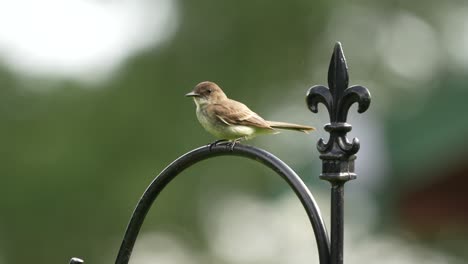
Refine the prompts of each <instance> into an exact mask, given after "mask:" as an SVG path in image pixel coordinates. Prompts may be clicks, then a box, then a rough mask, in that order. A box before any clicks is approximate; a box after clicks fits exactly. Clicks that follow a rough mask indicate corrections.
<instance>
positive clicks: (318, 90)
mask: <svg viewBox="0 0 468 264" xmlns="http://www.w3.org/2000/svg"><path fill="white" fill-rule="evenodd" d="M348 82H349V76H348V67H347V65H346V60H345V57H344V54H343V49H342V47H341V43H340V42H337V43H336V45H335V48H334V51H333V55H332V57H331V61H330V66H329V68H328V86H329V88H327V87H325V86H323V85H316V86H312V87H311V88H309V90H308V92H307V97H306V101H307V105H308V107H309V109H310V110H311V111H312V112H314V113H317V112H318V104H319V103H322V104H323V105H325V107H326V108H327V110H328V114H329V117H330V123H328V124H326V125H325V130H326V131H327V132H329V133H330V138H329V139H328V141H327V142H325V141H324V139H323V138H321V139H320V140H319V141H318V142H317V149H318V151H319V152H320V154H321V155H320V159H322V164H323V166H322V174H321V176H320V177H321V178H322V179H325V180H328V181H347V180H351V179H354V178H356V174H355V173H354V160H355V159H356V156H355V155H354V154H356V153H357V152H358V150H359V146H360V145H359V140H358V139H357V138H354V139H353V140H352V141H351V142H350V141H349V140H348V138H347V137H346V134H347V133H348V132H349V131H351V125H350V124H348V123H346V119H347V117H348V111H349V108H350V107H351V105H352V104H354V103H358V112H359V113H363V112H365V111H366V110H367V108H369V105H370V101H371V96H370V93H369V90H367V88H365V87H363V86H359V85H354V86H351V87H348Z"/></svg>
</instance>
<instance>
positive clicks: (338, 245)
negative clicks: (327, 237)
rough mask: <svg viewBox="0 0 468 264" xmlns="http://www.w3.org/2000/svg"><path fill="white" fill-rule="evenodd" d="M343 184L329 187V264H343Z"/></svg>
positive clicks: (333, 184) (339, 183)
mask: <svg viewBox="0 0 468 264" xmlns="http://www.w3.org/2000/svg"><path fill="white" fill-rule="evenodd" d="M343 232H344V182H333V183H332V187H331V244H330V246H331V250H330V251H331V263H332V264H343Z"/></svg>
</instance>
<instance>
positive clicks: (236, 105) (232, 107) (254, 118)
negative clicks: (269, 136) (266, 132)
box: [211, 99, 273, 130]
mask: <svg viewBox="0 0 468 264" xmlns="http://www.w3.org/2000/svg"><path fill="white" fill-rule="evenodd" d="M211 107H212V110H213V113H214V114H215V116H216V117H217V118H218V119H219V120H221V122H223V123H225V124H227V125H242V126H252V127H258V128H266V129H272V130H273V128H272V127H271V126H270V125H269V124H268V122H266V121H265V120H264V119H263V118H262V117H260V116H259V115H258V114H257V113H255V112H253V111H252V110H250V109H249V108H248V107H247V106H246V105H244V104H243V103H240V102H237V101H234V100H230V99H229V101H227V102H225V103H221V104H213V105H211Z"/></svg>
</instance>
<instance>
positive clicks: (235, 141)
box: [228, 137, 246, 152]
mask: <svg viewBox="0 0 468 264" xmlns="http://www.w3.org/2000/svg"><path fill="white" fill-rule="evenodd" d="M245 139H246V138H245V137H240V138H236V139H234V140H233V141H231V142H230V143H228V145H229V146H230V149H231V152H233V151H234V147H235V146H236V144H237V143H239V142H241V140H245Z"/></svg>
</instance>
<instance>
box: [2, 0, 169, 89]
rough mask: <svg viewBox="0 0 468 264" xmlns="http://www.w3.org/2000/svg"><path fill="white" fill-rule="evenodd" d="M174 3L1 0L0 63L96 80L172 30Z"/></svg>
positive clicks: (22, 69) (40, 73)
mask: <svg viewBox="0 0 468 264" xmlns="http://www.w3.org/2000/svg"><path fill="white" fill-rule="evenodd" d="M176 14H177V13H176V7H175V3H174V1H172V0H41V1H37V0H0V60H1V61H0V63H3V64H5V65H6V66H8V67H9V68H10V69H12V70H13V71H15V72H18V73H22V74H26V75H31V76H49V77H65V78H72V79H80V80H88V81H94V80H96V79H100V78H105V77H107V76H108V74H107V73H111V72H112V70H114V69H116V68H117V67H118V66H119V65H120V64H121V63H122V62H123V61H124V60H125V59H126V58H128V57H129V56H130V55H131V54H133V53H135V52H136V51H138V50H141V49H143V48H146V47H149V46H154V45H157V44H158V43H161V42H162V41H164V40H166V39H168V38H169V37H170V36H171V35H172V33H174V32H175V29H176V21H177V19H176Z"/></svg>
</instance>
